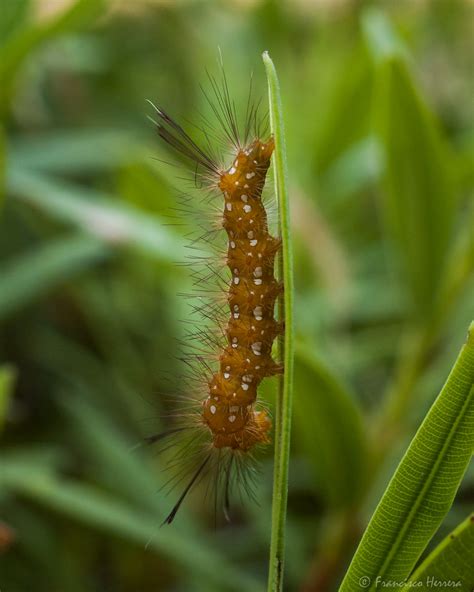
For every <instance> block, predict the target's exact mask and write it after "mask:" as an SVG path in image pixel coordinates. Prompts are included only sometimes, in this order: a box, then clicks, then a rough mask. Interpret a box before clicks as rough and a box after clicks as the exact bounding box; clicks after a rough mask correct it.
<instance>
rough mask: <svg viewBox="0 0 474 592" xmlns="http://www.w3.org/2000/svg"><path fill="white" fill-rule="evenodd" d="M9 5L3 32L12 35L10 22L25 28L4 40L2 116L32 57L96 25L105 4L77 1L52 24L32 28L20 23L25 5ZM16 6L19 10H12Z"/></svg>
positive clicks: (93, 0)
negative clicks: (70, 34) (58, 39)
mask: <svg viewBox="0 0 474 592" xmlns="http://www.w3.org/2000/svg"><path fill="white" fill-rule="evenodd" d="M8 4H9V5H10V6H9V8H8V9H7V11H6V13H4V11H3V10H2V13H3V14H2V20H1V23H2V25H1V29H2V30H6V29H8V30H9V31H10V30H11V29H10V25H9V22H16V23H18V21H20V22H21V21H22V20H23V23H22V25H23V26H17V27H16V28H15V30H13V32H12V33H11V34H10V35H9V36H8V37H7V38H6V39H5V41H4V44H3V47H2V46H0V89H1V90H0V112H2V111H3V110H4V109H6V108H7V107H8V103H9V101H10V100H11V95H12V94H13V92H14V89H15V78H16V76H17V74H18V72H19V70H20V68H21V66H22V65H23V62H24V61H25V60H26V59H27V58H28V57H29V56H30V54H31V53H32V52H33V51H34V50H36V49H38V48H39V47H41V45H42V44H44V43H45V42H47V41H50V40H51V39H53V38H54V37H56V36H58V35H64V34H65V33H68V32H70V31H74V30H76V29H78V28H80V27H83V26H85V25H87V24H89V23H91V22H93V21H94V20H95V19H96V18H97V16H98V15H99V14H100V13H101V12H102V10H103V8H104V6H105V3H104V2H103V1H102V0H77V1H76V2H73V3H72V4H71V5H70V6H69V7H68V8H67V9H66V10H64V11H63V12H60V13H59V14H58V15H56V16H54V17H53V18H51V19H50V20H48V21H46V22H44V23H39V24H30V23H28V22H25V21H24V19H21V16H22V13H23V12H24V11H25V7H24V6H21V5H22V4H23V5H25V4H26V3H25V2H22V1H21V0H20V2H18V1H17V0H13V2H9V3H8ZM15 4H16V5H17V7H12V6H11V5H15ZM15 8H18V10H15ZM15 13H16V14H15ZM4 19H5V20H4ZM4 38H5V37H4Z"/></svg>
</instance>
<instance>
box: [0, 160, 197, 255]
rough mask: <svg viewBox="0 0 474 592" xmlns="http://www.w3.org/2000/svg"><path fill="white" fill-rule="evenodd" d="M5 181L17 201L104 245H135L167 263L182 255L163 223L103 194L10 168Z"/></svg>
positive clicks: (179, 244)
mask: <svg viewBox="0 0 474 592" xmlns="http://www.w3.org/2000/svg"><path fill="white" fill-rule="evenodd" d="M7 181H8V188H9V190H10V191H11V192H12V193H13V194H14V195H15V196H16V197H17V198H18V199H21V200H23V201H26V202H27V203H31V204H34V205H35V206H37V207H39V208H41V209H42V210H43V211H45V212H46V213H48V214H49V215H51V216H53V217H54V218H56V219H59V220H63V221H65V222H70V223H73V224H75V225H77V226H79V227H80V228H81V229H83V230H84V231H86V232H88V233H90V234H92V235H93V236H95V237H97V238H99V239H101V240H103V241H105V242H107V243H111V244H118V245H121V244H125V245H133V246H136V247H138V248H140V249H142V250H144V251H145V252H147V253H149V254H151V255H153V256H154V257H155V258H156V259H157V260H159V261H163V262H165V263H168V264H169V263H174V262H175V261H177V260H183V259H184V258H185V256H186V253H185V248H184V245H183V241H182V240H181V239H180V237H179V236H178V235H176V234H175V233H174V232H172V231H171V230H169V229H168V228H167V227H166V226H165V225H164V224H159V223H158V220H157V219H156V218H154V217H152V216H150V215H147V214H145V213H143V212H140V211H139V210H137V209H135V208H133V207H130V206H126V205H124V204H121V203H118V202H117V200H115V201H114V200H113V198H111V197H109V196H107V195H104V194H103V193H100V192H98V191H94V190H93V189H88V188H85V187H78V186H77V185H73V184H70V183H66V182H63V181H59V180H57V179H54V178H52V177H49V176H46V175H41V174H39V173H33V172H31V171H26V170H23V169H19V168H13V167H11V168H10V170H9V175H8V180H7Z"/></svg>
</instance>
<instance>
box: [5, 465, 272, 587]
mask: <svg viewBox="0 0 474 592" xmlns="http://www.w3.org/2000/svg"><path fill="white" fill-rule="evenodd" d="M0 486H2V487H4V488H8V489H9V490H10V491H12V492H14V493H16V494H20V495H22V496H24V497H26V498H29V499H31V500H32V501H34V502H35V503H39V504H42V505H43V506H45V507H47V508H50V509H51V510H53V511H55V512H59V513H61V514H64V515H65V516H68V517H70V518H72V519H74V520H77V521H79V522H81V523H83V524H87V525H89V526H90V527H92V528H94V529H100V530H102V531H103V532H106V533H108V534H113V535H116V536H120V537H122V538H123V539H124V540H126V541H129V542H133V543H135V544H137V545H139V546H141V547H143V546H146V547H147V548H149V549H152V550H154V551H156V552H158V553H160V554H161V555H163V556H164V557H167V558H169V559H171V560H172V561H173V562H175V563H176V564H178V565H179V566H181V568H182V569H186V570H190V572H191V573H196V574H199V575H202V576H203V577H205V578H206V580H207V581H208V582H209V583H210V584H216V586H218V589H219V590H235V591H239V592H240V591H241V590H248V591H249V592H250V591H251V592H261V590H262V587H261V585H260V584H259V583H258V582H257V581H256V580H255V579H253V578H252V577H250V576H248V575H246V574H244V573H242V572H241V571H239V570H238V569H237V568H236V567H235V566H234V565H232V562H231V561H229V560H227V559H226V558H224V557H222V556H221V555H219V554H218V553H217V552H216V551H213V550H212V549H211V548H210V546H209V544H206V542H205V540H204V535H203V536H202V537H201V539H200V540H199V541H195V540H193V539H192V538H191V537H189V535H188V533H186V532H182V533H181V532H179V531H178V529H177V528H161V529H160V528H159V522H158V517H157V516H155V515H153V514H150V513H146V512H143V510H142V509H137V508H135V507H133V506H131V505H130V504H127V503H123V502H122V501H119V500H117V499H116V498H115V497H114V496H112V495H109V494H106V493H104V492H102V491H100V490H98V489H96V488H93V487H91V486H89V485H84V484H80V483H77V482H74V481H70V480H65V479H62V480H60V479H58V478H57V477H56V476H55V475H54V474H53V473H52V472H51V471H44V470H43V469H42V467H41V465H38V464H33V463H31V464H30V463H28V462H25V463H24V464H22V463H21V462H19V461H18V460H16V459H15V460H13V461H12V462H9V459H8V457H6V455H4V458H3V459H2V467H1V469H0Z"/></svg>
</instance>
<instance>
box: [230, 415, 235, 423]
mask: <svg viewBox="0 0 474 592" xmlns="http://www.w3.org/2000/svg"><path fill="white" fill-rule="evenodd" d="M235 420H236V416H235V415H229V421H230V423H234V421H235Z"/></svg>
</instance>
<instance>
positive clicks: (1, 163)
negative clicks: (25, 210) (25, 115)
mask: <svg viewBox="0 0 474 592" xmlns="http://www.w3.org/2000/svg"><path fill="white" fill-rule="evenodd" d="M6 167H7V158H6V141H5V132H4V129H3V126H2V125H1V124H0V214H1V211H2V206H3V201H4V199H5V182H6Z"/></svg>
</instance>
